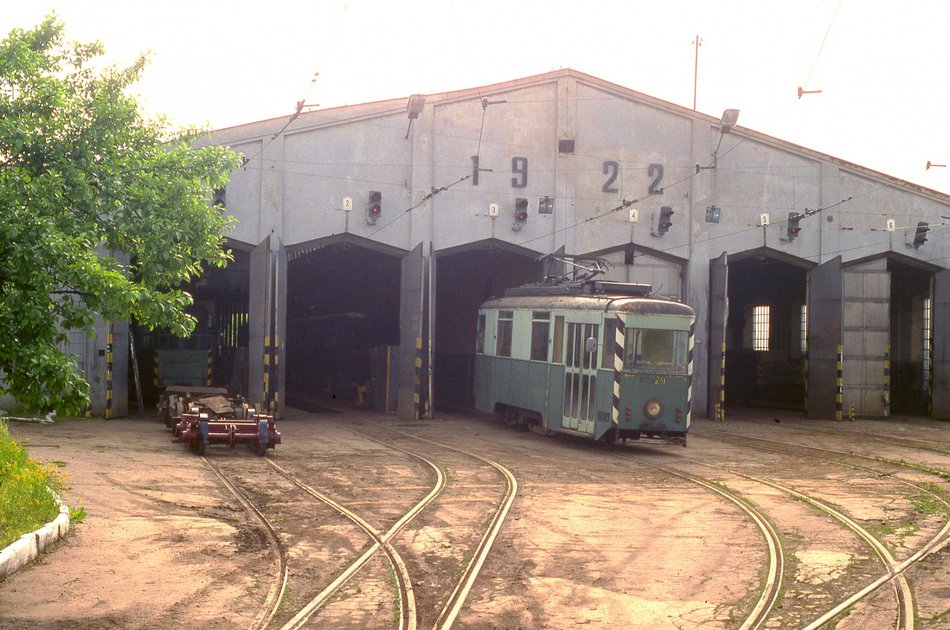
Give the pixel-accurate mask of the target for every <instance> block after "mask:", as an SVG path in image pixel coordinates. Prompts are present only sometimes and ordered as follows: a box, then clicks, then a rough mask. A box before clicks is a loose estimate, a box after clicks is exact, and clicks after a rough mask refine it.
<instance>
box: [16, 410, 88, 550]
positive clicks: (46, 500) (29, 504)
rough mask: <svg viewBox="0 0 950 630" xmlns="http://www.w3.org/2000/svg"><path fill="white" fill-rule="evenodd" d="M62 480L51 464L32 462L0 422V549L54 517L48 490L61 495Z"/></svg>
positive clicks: (54, 507)
mask: <svg viewBox="0 0 950 630" xmlns="http://www.w3.org/2000/svg"><path fill="white" fill-rule="evenodd" d="M64 480H65V476H64V475H63V474H62V473H61V472H59V471H57V470H56V468H55V467H54V466H52V465H51V464H41V463H39V462H35V461H33V460H31V459H30V458H29V457H28V456H27V452H26V449H25V448H23V447H22V446H21V445H20V444H18V443H17V442H16V441H15V440H14V439H13V438H12V437H10V434H9V432H8V431H7V425H6V423H4V422H3V421H2V420H0V548H3V547H6V546H7V545H9V544H10V543H12V542H13V541H15V540H16V539H17V538H19V537H20V536H22V535H23V534H28V533H29V532H32V531H34V530H36V529H39V528H40V527H42V526H43V525H45V524H46V523H49V522H50V521H52V520H53V519H55V518H56V516H57V515H58V514H59V505H58V504H57V503H56V497H55V496H54V495H53V494H52V492H50V490H52V491H53V492H55V493H57V494H58V493H60V492H62V490H63V488H64V486H63V483H64ZM83 515H85V513H84V512H83Z"/></svg>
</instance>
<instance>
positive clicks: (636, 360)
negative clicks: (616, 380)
mask: <svg viewBox="0 0 950 630" xmlns="http://www.w3.org/2000/svg"><path fill="white" fill-rule="evenodd" d="M686 344H687V333H686V331H684V330H656V329H650V328H628V329H627V331H626V335H625V336H624V353H623V369H624V370H637V371H657V372H675V373H685V372H686Z"/></svg>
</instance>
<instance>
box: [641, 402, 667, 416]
mask: <svg viewBox="0 0 950 630" xmlns="http://www.w3.org/2000/svg"><path fill="white" fill-rule="evenodd" d="M662 413H663V403H661V402H660V401H659V400H648V401H647V404H645V405H643V414H644V415H645V416H646V417H647V418H649V419H650V420H656V419H657V418H659V417H660V414H662Z"/></svg>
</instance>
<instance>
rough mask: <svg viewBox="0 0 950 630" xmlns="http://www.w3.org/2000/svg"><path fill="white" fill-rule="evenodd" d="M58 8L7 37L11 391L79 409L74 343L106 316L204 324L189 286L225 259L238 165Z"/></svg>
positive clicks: (2, 232) (181, 325)
mask: <svg viewBox="0 0 950 630" xmlns="http://www.w3.org/2000/svg"><path fill="white" fill-rule="evenodd" d="M102 53H103V48H102V45H101V44H99V43H98V42H94V43H68V44H67V43H66V42H65V41H64V35H63V25H62V24H61V23H59V22H58V20H57V19H56V18H55V16H51V17H48V18H46V19H45V20H44V21H43V22H42V23H41V24H39V25H38V26H37V27H36V28H34V29H31V30H21V29H16V30H13V31H11V32H10V34H9V35H8V36H7V37H6V39H5V40H3V42H2V43H0V393H3V392H8V393H11V394H13V395H14V397H15V398H16V399H17V400H18V401H19V402H20V403H21V404H23V405H25V406H27V407H30V408H32V409H35V410H38V411H48V410H52V409H56V410H59V411H61V412H63V413H70V414H75V413H79V412H81V411H82V410H84V409H86V408H87V407H88V403H89V387H88V384H87V383H86V382H85V381H84V380H83V379H82V378H81V377H80V375H79V374H78V373H77V369H76V364H75V362H74V361H73V359H72V358H71V357H70V356H69V355H68V354H66V353H64V352H63V348H64V347H65V345H64V344H65V341H66V332H67V331H68V330H69V329H85V330H87V331H90V330H91V329H92V326H93V324H94V322H95V316H96V315H101V316H102V317H103V318H105V319H106V320H123V321H131V320H132V319H135V320H136V321H137V322H138V323H140V324H142V325H144V326H146V327H149V328H155V327H162V328H167V329H169V330H171V331H172V332H174V333H176V334H179V335H187V334H189V333H190V332H191V331H192V330H193V329H194V321H193V319H192V318H191V317H190V316H189V315H188V314H186V313H185V308H186V307H187V306H189V305H190V304H191V296H190V295H189V294H188V293H186V292H185V291H183V290H182V287H183V286H184V285H185V284H186V283H187V282H189V281H190V280H192V279H193V278H195V277H196V276H198V275H200V274H201V273H202V271H203V270H204V269H205V268H206V267H207V266H209V265H210V266H217V267H223V266H224V265H226V264H227V262H228V260H230V252H228V251H227V250H226V249H224V247H223V244H224V242H223V234H224V232H225V230H226V229H228V228H229V226H230V219H229V218H228V217H227V216H226V215H225V214H224V213H223V212H222V209H221V208H220V207H212V206H211V204H210V200H211V196H212V191H213V190H214V189H216V188H221V187H223V186H224V184H225V183H226V182H227V180H228V174H229V172H230V171H231V170H232V169H233V168H235V167H236V166H237V165H238V162H237V157H236V156H235V154H234V153H233V152H232V151H230V150H229V149H227V148H223V147H204V148H196V146H195V144H194V143H195V141H196V140H197V139H198V137H199V134H198V133H197V132H196V131H194V130H186V131H174V130H171V129H170V127H169V125H168V123H167V122H166V121H165V120H164V119H161V118H159V119H149V118H146V117H145V116H143V114H142V113H141V112H140V111H139V106H138V103H137V102H136V100H135V98H134V97H133V96H131V95H130V94H129V93H128V90H129V87H130V86H131V85H132V84H133V83H134V82H135V81H137V80H138V78H139V77H140V75H141V74H142V71H143V68H144V67H145V63H146V59H145V57H144V56H143V57H140V58H139V59H138V60H137V61H136V62H135V63H134V64H133V65H132V66H131V67H128V68H117V67H113V66H109V67H101V68H97V67H96V66H95V63H96V62H98V61H101V56H102Z"/></svg>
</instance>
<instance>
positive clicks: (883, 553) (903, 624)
mask: <svg viewBox="0 0 950 630" xmlns="http://www.w3.org/2000/svg"><path fill="white" fill-rule="evenodd" d="M685 461H690V462H693V463H695V464H699V465H701V466H707V467H709V468H715V469H717V470H723V471H725V472H727V473H729V474H732V475H736V476H737V477H742V478H743V479H748V480H749V481H753V482H756V483H760V484H763V485H766V486H769V487H771V488H775V489H776V490H780V491H782V492H784V493H786V494H789V495H791V496H793V497H795V498H796V499H798V500H800V501H802V502H804V503H806V504H807V505H811V506H814V507H816V508H818V509H819V510H821V511H823V512H825V513H826V514H828V515H830V516H831V517H832V518H834V519H835V520H837V521H838V522H840V523H842V524H843V525H845V526H846V527H847V528H848V529H850V530H851V531H853V532H854V533H856V534H857V535H858V536H859V537H860V538H861V539H863V540H864V541H865V542H866V543H867V544H868V546H869V547H871V549H872V550H873V551H874V553H875V554H876V555H877V556H878V558H879V559H880V560H881V563H882V564H883V565H884V568H885V569H886V570H887V576H885V577H886V579H885V580H883V581H881V583H880V584H878V586H880V585H881V584H884V583H887V582H889V581H891V580H893V579H896V580H897V581H898V583H897V584H895V585H894V591H895V595H896V596H897V607H898V610H897V627H898V628H899V629H901V630H913V629H914V610H913V601H914V598H913V593H912V592H911V590H910V585H909V584H908V583H907V579H906V577H904V576H903V575H902V574H901V573H898V572H897V570H896V568H897V566H898V563H897V562H896V561H895V560H894V557H893V556H891V554H890V552H889V551H888V550H887V549H886V548H885V547H884V545H882V544H881V542H880V541H879V540H878V539H877V538H875V537H874V536H873V535H872V534H871V533H870V532H868V531H867V530H866V529H864V528H863V527H861V526H860V525H859V524H858V523H857V522H856V521H854V520H852V519H851V518H849V517H848V516H846V515H845V514H843V513H841V512H839V511H838V510H836V509H834V508H833V507H831V506H830V505H828V504H826V503H823V502H821V501H819V500H817V499H815V498H813V497H810V496H808V495H806V494H804V493H801V492H798V491H797V490H793V489H792V488H789V487H787V486H783V485H781V484H778V483H775V482H773V481H769V480H768V479H762V478H760V477H755V476H753V475H747V474H745V473H741V472H738V471H735V470H730V469H728V468H725V467H722V466H716V465H714V464H708V463H706V462H701V461H698V460H694V459H686V460H685ZM864 590H866V589H864ZM864 590H862V593H863V594H862V597H864V596H866V595H867V594H868V593H870V592H871V591H867V592H864ZM850 599H852V598H849V600H850ZM858 599H861V598H860V597H859V598H857V599H855V600H854V601H857V600H858ZM851 603H853V602H851ZM848 605H851V604H848ZM848 605H842V604H839V605H838V606H836V607H835V608H834V609H832V611H829V612H828V613H826V614H825V615H823V616H822V617H821V619H822V620H823V621H821V623H818V622H813V623H812V624H810V625H808V626H806V628H803V630H814V629H816V628H819V627H820V626H821V625H822V624H824V623H826V622H827V620H828V619H831V618H833V617H835V616H837V615H838V614H840V613H841V612H843V611H844V610H845V609H846V608H847V607H848ZM832 612H833V613H834V614H831V613H832ZM829 615H830V616H829ZM826 618H827V619H826ZM815 624H817V625H815Z"/></svg>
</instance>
